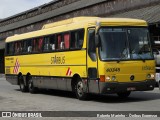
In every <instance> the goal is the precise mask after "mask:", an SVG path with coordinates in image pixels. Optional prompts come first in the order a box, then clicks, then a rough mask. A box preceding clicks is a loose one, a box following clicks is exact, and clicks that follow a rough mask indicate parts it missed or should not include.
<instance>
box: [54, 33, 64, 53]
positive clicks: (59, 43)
mask: <svg viewBox="0 0 160 120" xmlns="http://www.w3.org/2000/svg"><path fill="white" fill-rule="evenodd" d="M63 48H64V42H63V41H62V35H61V34H59V35H57V47H56V49H57V50H60V49H63Z"/></svg>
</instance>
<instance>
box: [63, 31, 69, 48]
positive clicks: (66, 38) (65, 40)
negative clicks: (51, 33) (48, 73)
mask: <svg viewBox="0 0 160 120" xmlns="http://www.w3.org/2000/svg"><path fill="white" fill-rule="evenodd" d="M69 47H70V34H69V33H66V34H64V48H65V49H69Z"/></svg>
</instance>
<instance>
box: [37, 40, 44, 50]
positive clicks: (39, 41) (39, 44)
mask: <svg viewBox="0 0 160 120" xmlns="http://www.w3.org/2000/svg"><path fill="white" fill-rule="evenodd" d="M42 45H43V37H41V38H39V39H38V52H42Z"/></svg>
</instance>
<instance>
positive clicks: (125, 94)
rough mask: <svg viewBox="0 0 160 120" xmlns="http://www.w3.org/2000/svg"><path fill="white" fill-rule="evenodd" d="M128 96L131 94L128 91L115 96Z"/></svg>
mask: <svg viewBox="0 0 160 120" xmlns="http://www.w3.org/2000/svg"><path fill="white" fill-rule="evenodd" d="M130 94H131V92H130V91H127V92H119V93H117V95H118V96H119V97H121V98H127V97H128V96H129V95H130Z"/></svg>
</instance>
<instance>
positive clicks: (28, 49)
mask: <svg viewBox="0 0 160 120" xmlns="http://www.w3.org/2000/svg"><path fill="white" fill-rule="evenodd" d="M27 52H28V53H30V52H32V39H29V40H27Z"/></svg>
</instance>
